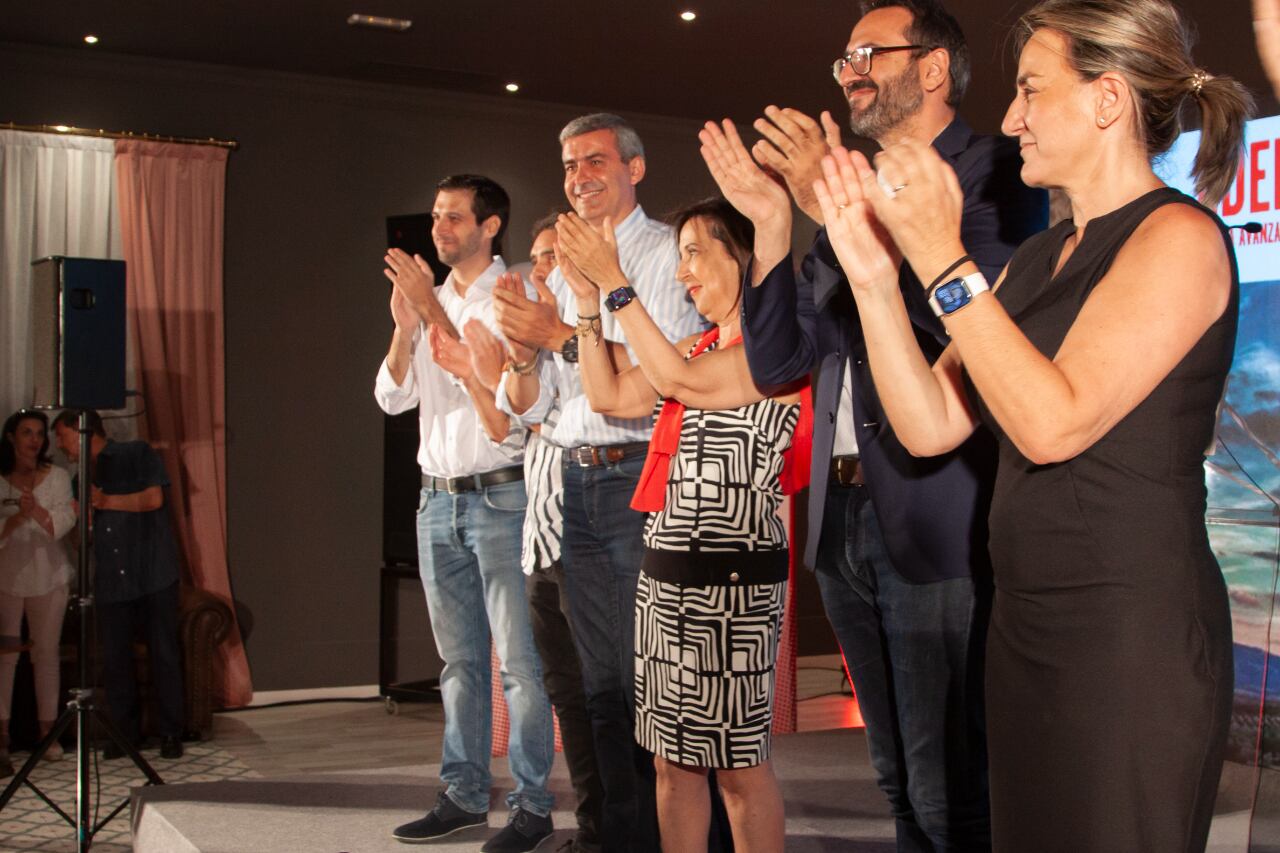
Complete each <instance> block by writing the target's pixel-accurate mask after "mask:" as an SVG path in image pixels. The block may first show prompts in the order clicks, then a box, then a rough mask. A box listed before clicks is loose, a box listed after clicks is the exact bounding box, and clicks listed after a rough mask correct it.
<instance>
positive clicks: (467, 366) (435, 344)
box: [427, 323, 474, 382]
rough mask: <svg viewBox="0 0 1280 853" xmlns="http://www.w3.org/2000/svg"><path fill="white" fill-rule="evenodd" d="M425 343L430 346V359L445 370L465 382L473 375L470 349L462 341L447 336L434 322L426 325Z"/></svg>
mask: <svg viewBox="0 0 1280 853" xmlns="http://www.w3.org/2000/svg"><path fill="white" fill-rule="evenodd" d="M427 344H428V345H429V346H430V347H431V360H432V361H434V362H435V363H436V364H438V365H440V367H441V368H443V369H444V370H445V371H447V372H449V373H451V374H453V375H454V376H455V377H457V379H458V381H460V382H466V381H468V380H469V379H471V377H472V376H473V375H474V373H473V371H472V368H471V350H470V349H469V348H468V347H467V345H466V344H464V343H463V342H462V341H459V340H455V339H454V338H451V337H449V336H448V335H447V334H445V333H444V331H443V330H442V329H441V328H440V327H439V326H437V325H435V324H434V323H433V324H431V325H430V326H427Z"/></svg>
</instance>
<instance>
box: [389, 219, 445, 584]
mask: <svg viewBox="0 0 1280 853" xmlns="http://www.w3.org/2000/svg"><path fill="white" fill-rule="evenodd" d="M387 247H388V248H394V249H403V250H404V251H406V252H408V253H409V254H410V255H415V254H416V255H421V256H422V257H423V258H425V259H426V261H427V263H429V264H430V265H431V269H432V271H434V272H435V276H436V282H437V283H439V282H443V281H444V279H445V276H447V275H448V274H449V268H448V267H446V266H445V265H444V264H442V263H440V260H439V259H438V258H437V257H436V247H435V244H434V243H432V242H431V214H429V213H416V214H412V215H409V216H388V217H387ZM388 319H390V318H389V317H388ZM382 447H383V458H382V560H383V562H384V563H386V564H387V565H389V566H395V565H417V563H418V530H417V526H416V516H417V508H418V494H419V492H420V491H421V489H422V469H421V468H419V467H418V411H417V410H416V409H414V410H413V411H409V412H405V413H404V414H400V415H387V416H386V417H385V419H384V422H383V429H382Z"/></svg>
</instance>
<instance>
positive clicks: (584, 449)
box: [571, 444, 600, 468]
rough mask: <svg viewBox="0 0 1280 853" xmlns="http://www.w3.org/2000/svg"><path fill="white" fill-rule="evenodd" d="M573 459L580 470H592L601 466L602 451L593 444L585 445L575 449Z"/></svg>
mask: <svg viewBox="0 0 1280 853" xmlns="http://www.w3.org/2000/svg"><path fill="white" fill-rule="evenodd" d="M571 457H572V459H573V461H574V463H575V464H577V465H578V467H580V468H590V467H591V466H592V465H599V464H600V450H599V448H597V447H595V446H594V445H591V444H583V445H581V446H579V447H575V448H574V449H573V453H572V454H571Z"/></svg>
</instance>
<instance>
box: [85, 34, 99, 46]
mask: <svg viewBox="0 0 1280 853" xmlns="http://www.w3.org/2000/svg"><path fill="white" fill-rule="evenodd" d="M84 43H85V44H97V43H98V37H97V36H92V35H90V36H85V37H84Z"/></svg>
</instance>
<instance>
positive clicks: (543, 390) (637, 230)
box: [497, 205, 706, 447]
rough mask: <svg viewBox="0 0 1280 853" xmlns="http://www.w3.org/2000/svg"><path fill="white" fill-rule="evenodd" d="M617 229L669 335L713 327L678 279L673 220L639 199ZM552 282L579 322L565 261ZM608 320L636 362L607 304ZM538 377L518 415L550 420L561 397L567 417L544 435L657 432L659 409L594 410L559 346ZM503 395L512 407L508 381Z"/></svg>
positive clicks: (612, 439)
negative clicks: (630, 412)
mask: <svg viewBox="0 0 1280 853" xmlns="http://www.w3.org/2000/svg"><path fill="white" fill-rule="evenodd" d="M614 236H615V237H616V239H617V241H618V260H619V262H620V264H621V266H622V273H623V275H625V276H626V278H627V283H628V284H630V285H631V287H632V288H634V289H635V292H636V297H637V298H638V299H639V300H640V303H641V304H642V305H644V308H645V310H646V311H648V312H649V316H650V317H652V318H653V322H654V323H656V324H657V326H658V328H659V329H661V330H662V333H663V334H664V335H665V336H666V337H667V340H669V341H672V342H675V341H678V340H680V339H682V338H686V337H688V336H689V335H692V334H694V333H695V332H699V331H701V330H702V329H703V328H705V326H706V324H705V323H704V322H703V320H702V318H701V317H699V316H698V312H697V310H696V309H695V308H694V307H693V302H692V301H691V300H690V299H689V296H688V294H687V293H686V292H685V289H684V285H682V284H681V283H680V282H679V281H677V280H676V267H677V266H679V263H680V254H679V251H678V249H677V248H676V235H675V231H674V230H673V229H672V228H671V226H669V225H665V224H663V223H661V222H658V221H657V220H654V219H650V218H649V217H647V216H645V213H644V210H643V209H642V208H641V207H640V206H639V205H637V206H636V208H635V210H633V211H631V214H630V215H629V216H627V218H626V219H624V220H622V222H621V223H620V224H619V225H618V226H617V227H616V228H615V229H614ZM547 287H548V288H549V289H550V290H551V292H552V293H553V294H555V297H556V302H557V304H558V305H559V307H560V317H561V319H562V320H564V322H566V323H569V324H571V325H572V324H574V323H577V321H578V302H577V299H576V297H574V295H573V291H572V290H571V289H570V288H569V284H568V282H566V281H565V280H564V275H563V274H562V273H561V272H560V270H559V269H556V270H555V271H553V272H552V273H551V275H550V276H548V278H547ZM600 324H601V327H602V332H603V335H604V337H605V338H606V339H608V340H611V341H616V342H619V343H622V344H623V345H624V346H625V347H626V349H627V354H628V355H629V356H630V357H631V361H632V363H633V364H635V363H636V362H637V359H636V355H635V352H634V351H633V350H632V349H631V345H630V344H628V343H627V341H626V338H625V336H624V335H623V334H622V326H621V325H620V324H619V323H618V320H617V318H615V317H614V316H613V315H612V314H610V313H609V311H608V310H607V309H604V308H603V306H602V307H601V313H600ZM602 345H603V344H602ZM578 346H579V348H582V347H589V346H593V343H592V341H591V339H590V338H583V339H581V340H579V342H578ZM504 378H505V377H504ZM538 380H539V383H538V384H539V396H538V400H537V402H536V403H534V404H533V405H532V406H530V407H529V409H528V410H527V411H526V412H524V413H523V414H522V415H519V416H517V417H518V419H519V420H520V421H521V422H522V423H526V424H535V423H542V421H543V419H544V418H545V417H546V416H547V413H548V412H550V411H551V408H552V405H553V403H555V402H556V401H557V399H558V401H559V409H560V411H559V420H558V421H557V422H556V425H555V428H554V429H552V430H550V431H549V433H550V434H547V433H548V431H546V430H544V432H543V438H547V439H549V440H550V441H552V442H554V443H555V444H558V445H560V446H561V447H579V446H581V445H584V444H592V445H605V444H627V443H630V442H636V441H648V440H649V436H650V434H651V433H652V432H653V417H652V416H650V415H646V416H645V417H642V418H614V417H608V416H606V415H601V414H597V413H596V412H593V411H592V410H591V404H590V403H589V402H587V396H586V394H585V393H584V392H583V390H582V377H581V376H580V374H579V372H578V365H577V364H575V363H573V362H566V361H565V360H564V359H563V358H561V356H560V353H558V352H557V353H552V354H551V356H550V358H547V357H546V356H545V355H544V356H543V360H542V361H541V362H540V364H539V369H538ZM497 402H498V408H499V409H501V410H502V411H504V412H506V413H508V414H511V403H510V400H509V399H508V398H507V395H506V383H505V382H503V383H502V384H501V385H499V387H498V393H497Z"/></svg>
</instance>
